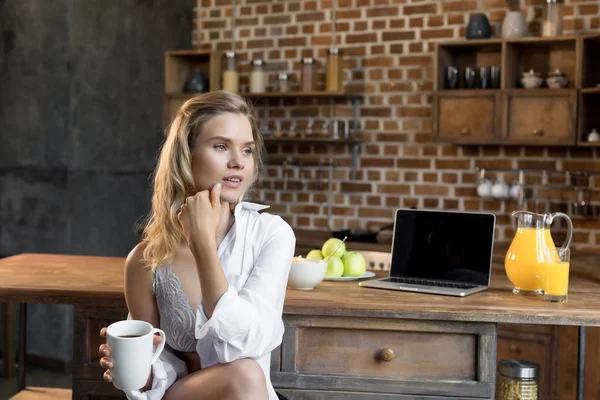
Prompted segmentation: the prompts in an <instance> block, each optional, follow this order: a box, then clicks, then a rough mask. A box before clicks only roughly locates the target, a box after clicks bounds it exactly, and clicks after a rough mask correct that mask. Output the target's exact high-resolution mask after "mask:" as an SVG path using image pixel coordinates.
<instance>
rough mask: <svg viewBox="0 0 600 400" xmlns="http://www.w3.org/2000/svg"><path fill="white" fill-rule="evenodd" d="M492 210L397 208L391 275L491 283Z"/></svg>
mask: <svg viewBox="0 0 600 400" xmlns="http://www.w3.org/2000/svg"><path fill="white" fill-rule="evenodd" d="M495 222H496V218H495V216H494V215H493V214H484V213H463V212H448V211H424V210H397V212H396V226H395V228H394V229H395V230H394V243H393V249H392V271H391V276H401V277H410V278H423V279H440V280H447V281H454V282H465V283H472V284H477V285H488V284H489V275H490V265H491V258H492V250H493V246H494V227H495Z"/></svg>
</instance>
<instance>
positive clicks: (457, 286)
mask: <svg viewBox="0 0 600 400" xmlns="http://www.w3.org/2000/svg"><path fill="white" fill-rule="evenodd" d="M387 280H389V281H391V282H397V283H407V284H409V285H424V286H436V287H442V288H452V289H473V288H475V287H477V286H478V285H473V284H471V283H457V282H444V281H435V280H430V279H419V278H394V277H391V278H388V279H387Z"/></svg>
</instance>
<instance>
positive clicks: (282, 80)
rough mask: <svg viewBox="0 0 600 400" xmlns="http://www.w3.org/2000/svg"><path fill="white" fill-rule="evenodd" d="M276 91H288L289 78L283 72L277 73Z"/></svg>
mask: <svg viewBox="0 0 600 400" xmlns="http://www.w3.org/2000/svg"><path fill="white" fill-rule="evenodd" d="M277 91H279V92H281V93H287V92H289V91H290V78H289V76H288V74H286V73H285V72H280V73H278V74H277Z"/></svg>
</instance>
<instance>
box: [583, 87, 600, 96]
mask: <svg viewBox="0 0 600 400" xmlns="http://www.w3.org/2000/svg"><path fill="white" fill-rule="evenodd" d="M581 93H594V94H600V87H592V88H585V89H581Z"/></svg>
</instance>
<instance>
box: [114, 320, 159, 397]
mask: <svg viewBox="0 0 600 400" xmlns="http://www.w3.org/2000/svg"><path fill="white" fill-rule="evenodd" d="M155 333H158V334H160V336H161V338H162V341H161V343H160V344H159V345H158V346H157V347H156V349H154V334H155ZM106 342H107V343H108V347H109V348H110V353H111V356H110V357H111V358H112V360H113V363H114V367H113V368H111V370H110V373H111V375H112V377H113V384H114V386H115V387H116V388H117V389H121V390H137V389H141V388H143V387H144V385H146V382H147V381H148V376H150V369H151V368H152V364H153V363H154V361H156V359H157V358H158V356H160V353H161V352H162V351H163V349H164V347H165V333H164V332H163V331H162V330H160V329H158V328H154V327H153V326H152V325H151V324H149V323H148V322H145V321H138V320H125V321H119V322H115V323H114V324H111V325H110V326H109V327H108V328H107V330H106Z"/></svg>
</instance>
